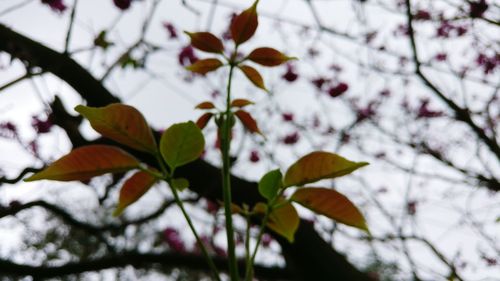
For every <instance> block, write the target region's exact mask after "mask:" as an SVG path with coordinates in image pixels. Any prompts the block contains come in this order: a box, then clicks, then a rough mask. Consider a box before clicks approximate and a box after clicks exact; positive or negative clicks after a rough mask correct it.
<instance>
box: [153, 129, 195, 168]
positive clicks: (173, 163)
mask: <svg viewBox="0 0 500 281" xmlns="http://www.w3.org/2000/svg"><path fill="white" fill-rule="evenodd" d="M204 147H205V139H204V138H203V134H202V133H201V130H200V128H198V126H196V125H195V124H194V123H193V122H191V121H189V122H185V123H178V124H174V125H172V126H171V127H170V128H168V129H167V130H166V131H165V132H164V133H163V135H162V136H161V140H160V152H161V155H162V156H163V159H164V160H165V162H166V163H167V165H168V166H169V167H170V169H175V168H176V167H179V166H182V165H185V164H187V163H189V162H192V161H194V160H196V159H197V158H198V157H200V155H201V154H202V153H203V149H204Z"/></svg>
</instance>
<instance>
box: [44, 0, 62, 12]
mask: <svg viewBox="0 0 500 281" xmlns="http://www.w3.org/2000/svg"><path fill="white" fill-rule="evenodd" d="M42 3H43V4H46V5H49V7H50V8H51V9H52V10H54V11H56V12H59V13H62V12H64V11H65V10H66V8H67V7H66V5H65V4H64V2H63V0H42Z"/></svg>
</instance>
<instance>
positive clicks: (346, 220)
mask: <svg viewBox="0 0 500 281" xmlns="http://www.w3.org/2000/svg"><path fill="white" fill-rule="evenodd" d="M291 199H292V200H293V201H295V202H297V203H299V204H301V205H302V206H304V207H306V208H308V209H310V210H312V211H314V212H316V213H318V214H321V215H325V216H327V217H329V218H331V219H333V220H336V221H338V222H340V223H343V224H347V225H350V226H354V227H356V228H359V229H362V230H364V231H366V232H368V226H367V225H366V221H365V218H364V217H363V215H362V214H361V212H360V211H359V210H358V208H356V206H355V205H354V204H353V203H352V202H351V201H350V200H349V199H348V198H347V197H346V196H344V195H343V194H341V193H339V192H337V191H335V190H333V189H328V188H316V187H315V188H311V187H307V188H301V189H298V190H297V191H296V192H295V193H294V194H293V195H292V198H291Z"/></svg>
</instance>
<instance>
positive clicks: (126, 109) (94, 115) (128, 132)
mask: <svg viewBox="0 0 500 281" xmlns="http://www.w3.org/2000/svg"><path fill="white" fill-rule="evenodd" d="M75 110H76V111H77V112H78V113H80V114H81V115H82V116H83V117H85V118H87V119H88V120H89V121H90V125H91V126H92V128H94V130H96V131H97V132H98V133H100V134H101V135H103V136H104V137H107V138H110V139H112V140H114V141H116V142H118V143H121V144H124V145H126V146H129V147H131V148H134V149H137V150H140V151H144V152H149V153H152V154H154V153H156V151H157V147H156V141H155V138H154V137H153V133H152V132H151V128H149V126H148V124H147V122H146V119H144V116H142V114H141V113H140V112H139V111H138V110H137V109H135V108H134V107H132V106H129V105H125V104H120V103H114V104H110V105H108V106H105V107H88V106H83V105H78V106H77V107H75Z"/></svg>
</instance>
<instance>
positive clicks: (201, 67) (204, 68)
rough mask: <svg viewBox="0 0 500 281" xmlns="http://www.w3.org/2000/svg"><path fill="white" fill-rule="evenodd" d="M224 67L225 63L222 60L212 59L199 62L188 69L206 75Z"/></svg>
mask: <svg viewBox="0 0 500 281" xmlns="http://www.w3.org/2000/svg"><path fill="white" fill-rule="evenodd" d="M222 65H223V63H222V62H221V61H220V60H218V59H213V58H212V59H203V60H198V61H196V62H195V63H193V64H192V65H190V66H188V67H186V69H187V70H189V71H191V72H194V73H198V74H203V75H205V74H207V73H209V72H211V71H214V70H216V69H217V68H219V67H221V66H222Z"/></svg>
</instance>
